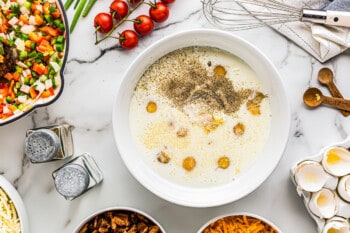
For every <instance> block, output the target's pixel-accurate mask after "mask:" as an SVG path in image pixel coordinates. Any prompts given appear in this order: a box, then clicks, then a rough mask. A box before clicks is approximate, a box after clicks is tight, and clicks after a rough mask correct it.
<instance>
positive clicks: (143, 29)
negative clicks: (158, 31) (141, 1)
mask: <svg viewBox="0 0 350 233" xmlns="http://www.w3.org/2000/svg"><path fill="white" fill-rule="evenodd" d="M134 28H135V31H136V32H137V33H138V34H140V35H142V36H145V35H147V34H150V33H151V32H152V31H153V28H154V24H153V21H152V19H151V18H150V17H149V16H148V15H140V16H137V18H136V19H135V20H134Z"/></svg>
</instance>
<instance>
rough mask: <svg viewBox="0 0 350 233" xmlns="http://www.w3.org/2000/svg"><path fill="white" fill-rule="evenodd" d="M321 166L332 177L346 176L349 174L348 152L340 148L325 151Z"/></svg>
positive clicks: (349, 152)
mask: <svg viewBox="0 0 350 233" xmlns="http://www.w3.org/2000/svg"><path fill="white" fill-rule="evenodd" d="M322 165H323V167H324V169H325V170H326V171H327V172H329V173H330V174H332V175H334V176H344V175H347V174H349V173H350V151H348V150H347V149H345V148H342V147H331V148H329V149H328V150H326V151H325V153H324V155H323V159H322Z"/></svg>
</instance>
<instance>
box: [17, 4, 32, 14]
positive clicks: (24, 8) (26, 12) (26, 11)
mask: <svg viewBox="0 0 350 233" xmlns="http://www.w3.org/2000/svg"><path fill="white" fill-rule="evenodd" d="M19 10H20V11H21V13H22V14H23V15H29V14H30V11H29V10H28V9H27V8H26V7H25V6H21V8H19Z"/></svg>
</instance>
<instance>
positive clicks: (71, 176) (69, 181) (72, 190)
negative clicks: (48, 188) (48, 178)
mask: <svg viewBox="0 0 350 233" xmlns="http://www.w3.org/2000/svg"><path fill="white" fill-rule="evenodd" d="M88 185H89V174H88V172H87V171H86V169H85V168H84V167H82V166H80V165H78V164H68V165H67V166H65V167H63V168H61V169H60V170H59V171H58V172H57V173H56V177H55V186H56V189H57V191H58V192H59V193H60V194H61V195H63V196H65V197H66V198H74V197H76V196H79V195H80V194H82V193H83V192H84V191H85V190H86V189H87V187H88Z"/></svg>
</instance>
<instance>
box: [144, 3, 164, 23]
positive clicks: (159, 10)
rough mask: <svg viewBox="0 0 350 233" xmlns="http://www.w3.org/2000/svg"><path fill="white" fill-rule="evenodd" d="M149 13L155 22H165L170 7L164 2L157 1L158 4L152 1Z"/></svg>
mask: <svg viewBox="0 0 350 233" xmlns="http://www.w3.org/2000/svg"><path fill="white" fill-rule="evenodd" d="M149 15H150V16H151V18H152V19H153V21H154V22H157V23H161V22H164V21H165V20H167V19H168V17H169V8H168V7H167V5H165V4H164V3H162V2H157V3H156V4H153V3H152V4H151V7H150V8H149Z"/></svg>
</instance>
